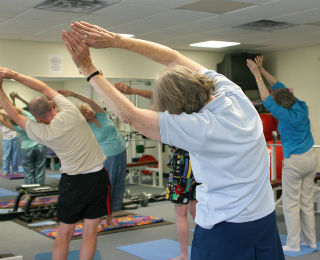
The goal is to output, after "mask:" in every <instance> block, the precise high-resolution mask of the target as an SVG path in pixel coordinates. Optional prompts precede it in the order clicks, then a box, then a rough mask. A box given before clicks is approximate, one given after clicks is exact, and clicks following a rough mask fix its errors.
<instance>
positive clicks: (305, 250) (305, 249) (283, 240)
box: [280, 235, 320, 257]
mask: <svg viewBox="0 0 320 260" xmlns="http://www.w3.org/2000/svg"><path fill="white" fill-rule="evenodd" d="M280 240H281V244H282V245H285V244H286V240H287V236H286V235H280ZM319 250H320V242H317V248H316V249H313V248H310V247H307V246H301V247H300V252H292V251H283V253H284V254H285V255H286V256H291V257H297V256H302V255H307V254H311V253H313V252H315V251H319Z"/></svg>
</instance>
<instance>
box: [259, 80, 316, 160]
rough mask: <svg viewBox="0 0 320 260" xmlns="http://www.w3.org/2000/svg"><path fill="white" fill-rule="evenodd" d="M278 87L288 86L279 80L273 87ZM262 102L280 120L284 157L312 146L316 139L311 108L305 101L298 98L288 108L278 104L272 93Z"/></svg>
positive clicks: (279, 126)
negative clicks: (311, 120)
mask: <svg viewBox="0 0 320 260" xmlns="http://www.w3.org/2000/svg"><path fill="white" fill-rule="evenodd" d="M278 88H286V86H285V85H284V84H282V83H281V82H279V81H277V83H276V84H275V85H273V86H272V89H274V90H275V89H278ZM262 104H263V105H264V106H265V107H266V108H267V109H268V110H269V112H270V113H271V114H272V115H273V116H274V117H275V118H277V119H278V120H279V123H278V131H279V133H280V138H281V143H282V147H283V157H284V158H289V157H290V155H291V154H302V153H305V152H307V151H309V149H311V148H312V146H313V145H314V140H313V136H312V133H311V127H310V120H309V109H308V106H307V104H306V103H305V102H304V101H301V100H299V99H298V98H296V103H294V104H293V105H292V106H291V107H290V108H289V109H286V108H284V107H282V106H280V105H278V104H277V103H276V101H275V100H274V99H273V98H272V96H271V95H270V96H268V97H267V98H266V99H265V101H263V102H262Z"/></svg>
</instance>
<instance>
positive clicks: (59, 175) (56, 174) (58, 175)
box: [46, 173, 61, 179]
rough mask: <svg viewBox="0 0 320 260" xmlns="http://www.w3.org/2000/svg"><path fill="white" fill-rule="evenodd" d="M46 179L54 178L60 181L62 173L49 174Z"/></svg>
mask: <svg viewBox="0 0 320 260" xmlns="http://www.w3.org/2000/svg"><path fill="white" fill-rule="evenodd" d="M46 177H48V178H54V179H60V178H61V173H55V174H47V175H46Z"/></svg>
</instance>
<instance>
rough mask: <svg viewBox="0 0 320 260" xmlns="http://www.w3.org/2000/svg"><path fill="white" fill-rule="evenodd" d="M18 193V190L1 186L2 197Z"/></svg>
mask: <svg viewBox="0 0 320 260" xmlns="http://www.w3.org/2000/svg"><path fill="white" fill-rule="evenodd" d="M16 195H18V193H17V192H14V191H11V190H7V189H4V188H0V197H7V196H16Z"/></svg>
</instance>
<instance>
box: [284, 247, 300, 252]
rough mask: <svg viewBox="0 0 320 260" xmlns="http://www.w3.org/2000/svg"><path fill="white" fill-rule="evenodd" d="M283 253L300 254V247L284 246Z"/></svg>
mask: <svg viewBox="0 0 320 260" xmlns="http://www.w3.org/2000/svg"><path fill="white" fill-rule="evenodd" d="M282 249H283V251H291V252H300V248H298V247H296V248H295V247H290V246H282Z"/></svg>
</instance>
